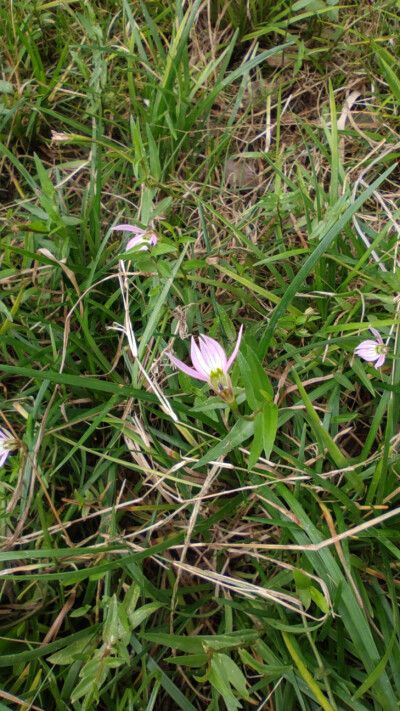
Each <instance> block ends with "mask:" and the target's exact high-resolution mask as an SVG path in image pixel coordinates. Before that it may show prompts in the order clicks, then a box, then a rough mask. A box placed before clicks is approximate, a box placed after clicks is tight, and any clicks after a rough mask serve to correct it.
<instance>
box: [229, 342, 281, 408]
mask: <svg viewBox="0 0 400 711" xmlns="http://www.w3.org/2000/svg"><path fill="white" fill-rule="evenodd" d="M237 360H238V363H239V368H240V372H241V374H242V378H243V382H244V387H245V390H246V397H247V401H248V403H249V405H250V407H251V409H252V410H253V411H257V410H260V409H261V408H262V406H263V404H264V402H265V396H264V395H263V392H265V393H266V394H267V397H269V398H270V399H271V400H272V399H273V397H274V391H273V388H272V385H271V383H270V380H269V378H268V375H267V374H266V372H265V370H264V368H263V367H262V365H261V363H260V361H259V359H258V357H257V356H256V354H255V353H254V351H253V350H252V349H251V348H250V347H249V346H247V345H246V344H244V343H243V345H242V348H241V352H239V353H238V355H237Z"/></svg>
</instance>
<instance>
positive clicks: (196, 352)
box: [190, 336, 210, 380]
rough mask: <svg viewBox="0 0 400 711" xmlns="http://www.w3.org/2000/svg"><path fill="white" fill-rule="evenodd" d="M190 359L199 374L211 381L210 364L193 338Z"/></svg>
mask: <svg viewBox="0 0 400 711" xmlns="http://www.w3.org/2000/svg"><path fill="white" fill-rule="evenodd" d="M190 357H191V359H192V363H193V365H194V367H195V368H196V370H197V372H200V373H203V375H204V376H205V377H206V379H207V380H209V379H210V368H209V364H208V362H207V361H206V360H205V359H204V358H203V354H202V352H201V350H200V348H199V347H198V345H197V343H196V341H195V340H194V338H193V336H192V340H191V343H190Z"/></svg>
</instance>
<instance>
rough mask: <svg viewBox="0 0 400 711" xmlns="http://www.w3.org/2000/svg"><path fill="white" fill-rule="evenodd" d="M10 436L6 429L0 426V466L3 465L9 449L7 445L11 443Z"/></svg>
mask: <svg viewBox="0 0 400 711" xmlns="http://www.w3.org/2000/svg"><path fill="white" fill-rule="evenodd" d="M12 439H13V438H12V436H11V435H10V433H9V432H7V430H3V429H1V428H0V467H2V466H3V464H4V462H5V461H6V459H7V457H8V455H9V454H10V451H11V449H9V447H8V446H7V445H9V444H11V440H12Z"/></svg>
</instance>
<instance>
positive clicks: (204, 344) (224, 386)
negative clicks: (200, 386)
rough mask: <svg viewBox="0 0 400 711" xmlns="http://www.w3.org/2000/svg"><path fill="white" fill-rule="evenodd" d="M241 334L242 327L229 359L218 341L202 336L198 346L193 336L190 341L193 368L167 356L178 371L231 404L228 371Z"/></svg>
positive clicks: (230, 386) (236, 351) (169, 355)
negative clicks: (199, 382) (204, 384)
mask: <svg viewBox="0 0 400 711" xmlns="http://www.w3.org/2000/svg"><path fill="white" fill-rule="evenodd" d="M242 332H243V326H241V327H240V330H239V334H238V337H237V340H236V344H235V347H234V349H233V351H232V353H231V355H230V356H229V358H227V357H226V354H225V351H224V349H223V348H222V346H220V345H219V343H218V341H215V340H214V338H210V336H204V335H203V334H202V335H201V336H200V337H199V345H197V343H196V341H195V340H194V338H193V336H192V339H191V344H190V357H191V359H192V363H193V366H194V367H191V366H190V365H186V363H183V362H182V361H181V360H179V359H178V358H176V357H175V356H174V355H171V353H167V356H168V358H169V359H170V361H171V362H172V363H173V364H174V365H176V367H177V368H179V370H182V371H183V372H184V373H186V375H190V376H191V377H192V378H197V380H203V381H204V382H205V383H208V384H209V386H210V387H211V388H212V389H213V390H214V392H216V393H217V395H219V397H221V398H222V400H225V401H226V402H228V403H231V402H234V395H233V390H232V384H231V380H230V377H229V375H228V370H229V368H230V367H231V365H232V363H233V361H234V360H235V358H236V356H237V353H238V350H239V346H240V341H241V339H242Z"/></svg>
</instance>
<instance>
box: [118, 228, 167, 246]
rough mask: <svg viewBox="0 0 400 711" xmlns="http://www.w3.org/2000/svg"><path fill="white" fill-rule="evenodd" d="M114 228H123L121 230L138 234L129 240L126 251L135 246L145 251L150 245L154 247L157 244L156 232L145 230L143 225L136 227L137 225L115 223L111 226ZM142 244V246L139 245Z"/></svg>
mask: <svg viewBox="0 0 400 711" xmlns="http://www.w3.org/2000/svg"><path fill="white" fill-rule="evenodd" d="M111 229H112V230H121V232H133V233H134V234H135V235H136V236H135V237H132V239H130V240H129V242H128V243H127V245H126V247H125V250H124V251H125V252H129V250H131V249H133V248H134V247H139V249H138V252H142V251H145V250H147V249H148V248H149V245H150V247H154V245H156V244H157V239H158V238H157V235H156V234H155V233H154V232H148V231H147V230H143V229H142V228H141V227H136V225H115V227H112V228H111ZM139 245H140V246H139Z"/></svg>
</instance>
